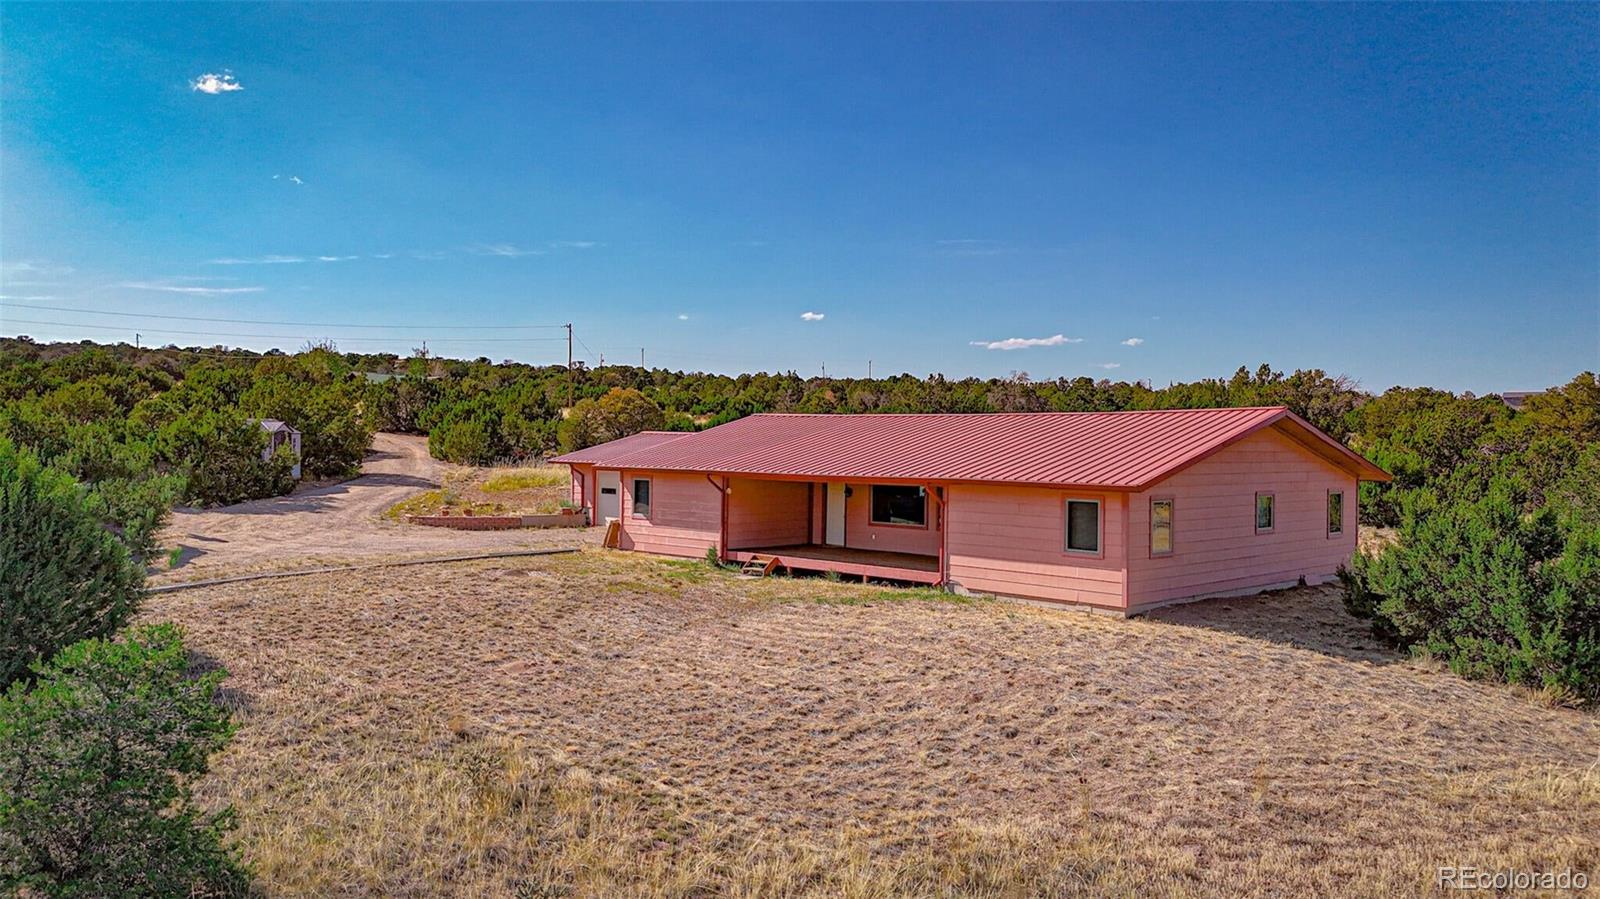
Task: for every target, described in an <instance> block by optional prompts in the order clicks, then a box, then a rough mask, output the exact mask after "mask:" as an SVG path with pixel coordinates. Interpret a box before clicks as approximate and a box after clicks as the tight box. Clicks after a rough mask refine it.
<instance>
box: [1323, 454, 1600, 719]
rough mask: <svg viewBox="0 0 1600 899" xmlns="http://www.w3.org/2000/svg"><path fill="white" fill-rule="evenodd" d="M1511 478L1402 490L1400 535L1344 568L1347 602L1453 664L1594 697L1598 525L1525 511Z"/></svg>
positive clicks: (1385, 630)
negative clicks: (1443, 490)
mask: <svg viewBox="0 0 1600 899" xmlns="http://www.w3.org/2000/svg"><path fill="white" fill-rule="evenodd" d="M1511 483H1512V482H1511V481H1510V480H1509V479H1507V478H1504V477H1497V478H1495V479H1493V480H1492V481H1491V482H1490V483H1489V484H1488V485H1487V487H1486V488H1485V489H1484V490H1483V491H1482V493H1481V494H1480V495H1477V496H1468V495H1463V494H1465V493H1467V492H1468V488H1464V487H1457V488H1456V490H1457V493H1456V494H1455V495H1454V496H1450V495H1445V496H1441V494H1440V493H1439V492H1437V491H1435V490H1432V489H1422V490H1419V491H1416V492H1415V493H1414V494H1411V495H1409V496H1407V498H1406V501H1405V503H1404V504H1403V510H1402V521H1401V525H1400V535H1399V540H1398V541H1397V542H1396V543H1395V544H1393V545H1391V546H1389V547H1387V548H1385V549H1384V550H1383V552H1381V553H1380V554H1379V555H1377V556H1375V557H1367V556H1361V555H1358V556H1356V558H1355V560H1354V562H1353V564H1352V566H1351V568H1350V569H1349V570H1348V572H1347V573H1346V574H1345V575H1344V586H1345V605H1346V607H1347V608H1348V609H1349V610H1350V611H1351V612H1352V613H1354V614H1357V615H1361V616H1363V617H1368V618H1371V619H1372V620H1373V622H1374V630H1375V632H1377V633H1378V634H1379V635H1380V636H1384V637H1387V638H1389V639H1391V640H1392V641H1393V642H1395V643H1398V644H1400V645H1402V646H1412V647H1419V648H1423V649H1426V650H1427V651H1428V652H1429V653H1431V654H1433V655H1434V656H1436V657H1438V658H1440V659H1443V660H1444V661H1445V662H1447V663H1448V664H1449V665H1450V667H1451V669H1453V670H1454V671H1456V672H1457V673H1460V674H1463V675H1466V676H1468V677H1486V678H1497V679H1502V680H1506V681H1509V682H1512V683H1520V684H1527V685H1530V686H1538V687H1545V688H1549V689H1554V690H1557V691H1560V692H1562V693H1565V694H1567V695H1569V696H1572V697H1575V698H1577V699H1580V700H1583V701H1588V702H1594V701H1600V531H1597V530H1596V529H1595V528H1593V527H1588V526H1584V525H1583V524H1582V523H1581V522H1580V521H1579V520H1578V519H1577V518H1576V517H1565V518H1564V517H1563V516H1561V515H1558V514H1557V511H1556V510H1555V509H1554V508H1550V507H1547V508H1542V509H1540V510H1539V511H1537V512H1534V513H1532V514H1528V513H1525V512H1524V511H1523V509H1522V508H1521V503H1520V502H1519V499H1518V497H1517V496H1516V493H1515V491H1514V490H1513V488H1512V486H1511Z"/></svg>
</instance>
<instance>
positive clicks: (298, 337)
mask: <svg viewBox="0 0 1600 899" xmlns="http://www.w3.org/2000/svg"><path fill="white" fill-rule="evenodd" d="M6 323H7V324H11V323H20V324H25V325H50V326H53V327H58V328H89V329H91V330H95V331H116V332H119V333H127V332H128V330H129V329H128V328H122V327H117V326H114V325H88V324H82V323H80V322H50V321H40V320H38V319H31V318H7V319H6ZM142 330H143V331H144V332H148V333H151V334H185V335H189V336H192V337H254V338H258V339H262V340H307V339H311V338H312V337H315V338H317V339H323V340H345V341H352V342H354V341H369V342H370V341H374V340H384V341H397V342H411V341H416V340H418V339H420V338H415V337H410V338H407V337H403V336H401V335H393V334H383V335H377V336H371V335H368V336H362V337H348V336H347V337H333V336H328V335H321V334H310V333H308V334H240V333H237V332H229V331H185V330H181V329H177V328H166V329H162V328H144V329H142ZM430 339H432V340H434V341H435V342H438V343H535V342H541V343H542V342H547V341H561V340H565V339H566V338H564V337H436V338H430Z"/></svg>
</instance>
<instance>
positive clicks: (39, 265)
mask: <svg viewBox="0 0 1600 899" xmlns="http://www.w3.org/2000/svg"><path fill="white" fill-rule="evenodd" d="M70 274H72V267H71V266H66V265H51V264H50V263H48V262H29V261H26V260H24V261H21V262H0V280H6V281H11V280H12V279H14V278H16V277H18V276H22V277H26V278H35V279H37V278H44V279H46V280H53V279H55V278H64V277H66V276H67V275H70ZM28 283H34V284H36V283H38V282H37V281H30V282H28Z"/></svg>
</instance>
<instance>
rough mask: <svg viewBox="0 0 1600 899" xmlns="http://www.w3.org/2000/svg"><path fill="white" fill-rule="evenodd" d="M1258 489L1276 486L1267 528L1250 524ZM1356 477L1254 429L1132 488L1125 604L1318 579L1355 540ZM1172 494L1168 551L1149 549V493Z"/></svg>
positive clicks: (1346, 553)
mask: <svg viewBox="0 0 1600 899" xmlns="http://www.w3.org/2000/svg"><path fill="white" fill-rule="evenodd" d="M1329 491H1343V492H1344V532H1343V533H1342V534H1339V535H1336V536H1332V537H1330V536H1329V534H1328V531H1327V518H1328V511H1327V502H1328V492H1329ZM1258 493H1271V494H1273V495H1274V516H1273V517H1274V521H1273V528H1272V531H1271V532H1269V533H1259V534H1258V533H1257V532H1256V529H1255V503H1256V495H1257V494H1258ZM1358 496H1359V490H1358V482H1357V481H1356V479H1355V477H1354V476H1353V475H1350V474H1348V473H1346V472H1344V471H1341V470H1340V469H1338V468H1335V467H1334V466H1332V465H1329V464H1328V463H1327V462H1326V461H1324V460H1323V459H1322V458H1320V457H1319V456H1317V455H1315V454H1313V453H1311V452H1310V451H1308V450H1306V449H1304V448H1303V447H1301V446H1300V445H1299V444H1297V443H1295V442H1294V441H1293V440H1290V439H1289V438H1287V437H1285V436H1283V435H1282V434H1280V433H1278V432H1277V431H1275V430H1272V429H1268V430H1264V431H1261V432H1259V433H1257V434H1253V435H1251V436H1249V437H1246V438H1244V439H1242V440H1240V441H1239V442H1238V443H1235V444H1233V445H1231V446H1228V447H1226V448H1224V449H1222V450H1220V451H1218V452H1217V453H1216V454H1214V455H1212V456H1210V457H1208V458H1206V459H1203V460H1201V461H1200V462H1197V463H1195V464H1194V465H1192V466H1190V467H1189V468H1186V469H1184V470H1183V471H1180V472H1178V473H1177V474H1175V475H1173V476H1172V477H1170V478H1167V479H1166V480H1165V481H1162V482H1161V483H1159V484H1157V485H1155V486H1154V487H1152V488H1151V489H1149V490H1146V491H1144V492H1142V493H1136V494H1133V495H1132V496H1131V498H1130V501H1129V516H1128V531H1129V540H1128V549H1129V551H1128V595H1129V599H1130V604H1129V607H1130V609H1137V608H1140V607H1145V606H1151V605H1156V604H1160V603H1166V602H1173V601H1177V600H1182V599H1188V598H1192V597H1200V596H1208V595H1213V594H1218V593H1233V592H1248V591H1251V590H1257V589H1263V588H1266V587H1270V586H1273V585H1276V584H1286V583H1294V582H1297V581H1298V580H1299V579H1300V578H1302V577H1304V578H1305V579H1306V581H1307V583H1319V582H1322V581H1325V580H1327V579H1329V578H1331V577H1333V576H1334V573H1335V572H1336V571H1337V570H1338V568H1339V566H1340V565H1341V564H1343V563H1344V562H1347V561H1348V560H1349V559H1350V556H1351V554H1352V553H1354V552H1355V548H1356V504H1357V497H1358ZM1160 498H1171V499H1172V500H1173V538H1172V545H1173V551H1172V553H1171V554H1170V555H1166V556H1158V557H1156V558H1151V556H1150V501H1151V500H1152V499H1160Z"/></svg>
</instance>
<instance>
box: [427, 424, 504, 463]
mask: <svg viewBox="0 0 1600 899" xmlns="http://www.w3.org/2000/svg"><path fill="white" fill-rule="evenodd" d="M428 453H429V455H431V456H433V457H434V458H435V459H444V460H445V461H447V462H459V463H461V464H463V465H493V464H494V463H495V462H498V461H500V459H501V458H502V454H501V452H500V448H499V445H498V442H497V441H496V440H495V428H494V423H493V422H492V420H490V419H488V418H487V417H476V418H450V419H448V420H446V421H445V422H443V423H442V424H440V425H438V426H437V427H435V428H434V429H433V430H432V431H431V432H429V434H428Z"/></svg>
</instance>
